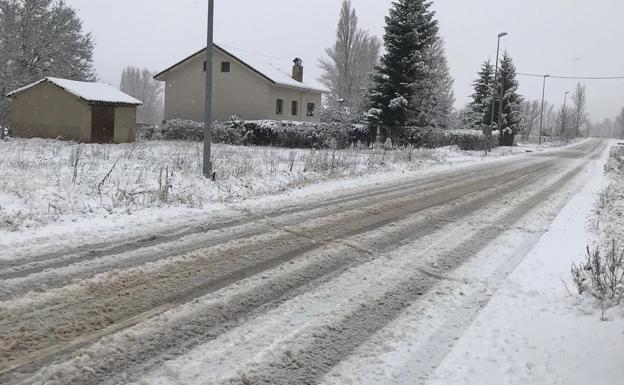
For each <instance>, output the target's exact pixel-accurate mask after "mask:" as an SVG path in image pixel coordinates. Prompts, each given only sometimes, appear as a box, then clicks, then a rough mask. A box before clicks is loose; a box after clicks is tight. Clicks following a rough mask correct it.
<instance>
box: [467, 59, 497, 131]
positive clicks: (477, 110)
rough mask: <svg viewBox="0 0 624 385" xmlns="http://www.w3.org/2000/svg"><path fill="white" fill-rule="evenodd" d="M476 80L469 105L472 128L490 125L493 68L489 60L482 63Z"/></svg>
mask: <svg viewBox="0 0 624 385" xmlns="http://www.w3.org/2000/svg"><path fill="white" fill-rule="evenodd" d="M478 76H479V77H478V78H477V80H475V81H474V82H473V83H472V85H473V86H474V90H475V91H474V93H473V94H472V102H471V103H470V115H471V119H470V123H471V125H472V126H477V127H484V126H489V125H490V119H492V85H493V84H494V66H492V64H491V63H490V61H489V60H487V61H485V62H483V64H482V65H481V71H479V73H478Z"/></svg>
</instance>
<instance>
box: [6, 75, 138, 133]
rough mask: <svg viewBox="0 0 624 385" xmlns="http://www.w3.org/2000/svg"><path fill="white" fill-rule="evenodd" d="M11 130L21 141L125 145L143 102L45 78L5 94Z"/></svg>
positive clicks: (105, 88)
mask: <svg viewBox="0 0 624 385" xmlns="http://www.w3.org/2000/svg"><path fill="white" fill-rule="evenodd" d="M7 97H8V98H10V99H12V103H11V131H12V133H13V136H16V137H21V138H50V139H57V138H59V139H65V140H75V141H78V142H83V143H129V142H134V140H135V136H136V108H137V106H139V105H141V104H142V102H141V101H140V100H137V99H135V98H133V97H132V96H130V95H127V94H125V93H123V92H121V91H120V90H118V89H117V88H115V87H113V86H111V85H109V84H104V83H94V82H80V81H74V80H67V79H59V78H53V77H47V78H44V79H41V80H39V81H37V82H34V83H32V84H28V85H27V86H24V87H22V88H19V89H17V90H15V91H13V92H11V93H9V94H8V95H7Z"/></svg>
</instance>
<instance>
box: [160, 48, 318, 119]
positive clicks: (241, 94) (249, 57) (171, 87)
mask: <svg viewBox="0 0 624 385" xmlns="http://www.w3.org/2000/svg"><path fill="white" fill-rule="evenodd" d="M205 60H206V49H202V50H201V51H199V52H196V53H194V54H193V55H191V56H189V57H187V58H186V59H184V60H182V61H180V62H178V63H176V64H174V65H173V66H171V67H169V68H167V69H166V70H164V71H162V72H161V73H159V74H157V75H156V76H154V79H156V80H159V81H162V82H164V83H165V120H170V119H191V120H196V121H203V120H204V100H205V97H204V91H205ZM287 65H289V63H287V62H282V61H281V60H280V59H275V58H271V57H268V56H264V55H261V54H257V53H252V52H249V51H246V50H242V49H237V48H230V47H228V48H227V49H225V48H223V46H221V45H217V44H215V45H214V47H213V74H212V75H213V103H212V110H213V117H214V120H217V121H223V120H227V119H229V118H230V117H232V116H233V115H236V116H238V117H239V118H241V119H244V120H261V119H271V120H294V121H313V122H317V121H320V117H319V113H320V109H321V96H322V94H323V93H326V92H329V91H328V90H327V89H326V88H325V87H324V86H322V85H321V84H320V83H318V82H316V81H315V80H311V79H304V73H303V62H302V60H301V59H299V58H297V59H295V60H294V61H293V66H292V68H289V67H288V66H287ZM286 68H288V69H286Z"/></svg>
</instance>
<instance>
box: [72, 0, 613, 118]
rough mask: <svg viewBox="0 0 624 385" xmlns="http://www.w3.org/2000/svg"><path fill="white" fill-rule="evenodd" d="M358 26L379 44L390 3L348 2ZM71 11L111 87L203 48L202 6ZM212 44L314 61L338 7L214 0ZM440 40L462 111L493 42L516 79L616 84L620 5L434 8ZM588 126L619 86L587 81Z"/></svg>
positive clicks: (529, 89) (191, 2)
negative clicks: (499, 38)
mask: <svg viewBox="0 0 624 385" xmlns="http://www.w3.org/2000/svg"><path fill="white" fill-rule="evenodd" d="M352 2H353V5H354V7H355V8H356V10H357V12H358V15H359V18H360V26H361V27H364V28H367V29H369V30H370V31H371V32H372V33H374V34H376V35H378V36H380V37H381V36H382V35H383V27H384V17H385V16H386V15H387V14H388V10H389V7H390V4H391V0H352ZM67 3H69V4H70V5H72V6H74V7H75V8H77V9H78V10H79V15H80V17H81V18H82V19H83V21H84V27H85V29H86V30H87V31H90V32H92V33H93V35H94V37H95V40H96V43H97V47H96V55H95V64H96V69H97V71H98V75H99V77H100V79H101V80H103V81H105V82H108V83H112V84H118V83H119V79H120V75H121V70H122V69H123V67H124V66H126V65H135V66H140V67H147V68H149V69H150V70H153V71H160V70H162V69H164V68H166V67H168V66H169V65H171V64H173V63H175V62H177V61H179V60H180V59H182V58H184V57H185V56H187V55H189V54H190V53H193V52H195V51H197V50H198V49H200V48H201V46H202V44H205V39H206V36H205V35H206V12H207V0H175V1H174V0H67ZM215 3H216V5H215V8H216V16H215V41H217V42H221V43H222V44H226V45H230V46H234V47H237V48H242V49H247V50H250V51H254V52H258V53H263V54H267V55H270V56H274V57H279V58H283V60H284V61H285V62H286V63H290V60H292V59H293V58H294V57H296V56H299V57H302V58H303V59H304V62H305V66H306V73H305V75H306V76H314V77H318V75H319V70H318V68H317V65H316V63H317V60H318V58H319V57H320V56H321V55H322V54H323V51H324V49H325V48H326V47H328V46H330V45H331V44H332V42H333V40H334V36H335V29H336V23H337V21H338V12H339V8H340V4H341V0H215ZM433 7H434V9H435V10H436V12H437V18H438V20H439V22H440V28H441V34H442V36H443V37H444V39H445V40H446V48H447V55H448V59H449V63H450V66H451V72H452V74H453V77H454V78H455V93H456V96H457V104H458V105H463V104H464V103H466V102H468V100H469V95H470V94H471V93H472V88H471V83H472V81H473V80H474V78H475V73H476V72H477V71H478V69H479V67H480V64H481V62H482V61H483V60H484V59H487V58H488V57H491V58H492V60H494V58H495V56H496V35H497V33H498V32H499V31H506V32H509V36H508V37H506V38H504V40H503V43H502V48H503V49H508V50H509V52H510V53H511V55H512V56H513V58H514V60H515V63H516V65H517V67H518V70H519V71H521V72H530V73H540V74H553V75H563V76H624V26H623V25H622V15H624V1H622V0H591V1H590V0H434V5H433ZM520 82H521V91H522V94H523V95H524V96H525V97H526V98H527V99H539V98H541V79H535V78H520ZM585 83H586V85H587V91H588V103H589V107H590V113H591V117H592V118H593V119H594V120H602V119H603V118H606V117H610V118H613V117H614V116H615V115H616V114H617V112H618V110H619V109H620V108H621V107H622V106H624V80H619V81H586V82H585ZM574 85H575V81H569V80H555V79H553V80H550V81H549V83H548V87H547V91H546V98H547V99H548V100H550V101H551V102H553V103H555V104H558V105H560V104H562V103H563V96H564V93H565V91H566V90H570V91H572V90H573V89H574Z"/></svg>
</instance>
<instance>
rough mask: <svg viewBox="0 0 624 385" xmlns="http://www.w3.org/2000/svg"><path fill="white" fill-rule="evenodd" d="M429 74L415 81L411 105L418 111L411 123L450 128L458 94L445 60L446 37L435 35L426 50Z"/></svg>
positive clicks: (427, 72) (409, 123) (412, 117)
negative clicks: (454, 91)
mask: <svg viewBox="0 0 624 385" xmlns="http://www.w3.org/2000/svg"><path fill="white" fill-rule="evenodd" d="M425 64H426V76H425V78H424V79H423V80H422V81H421V82H417V83H415V84H414V86H415V89H414V98H413V100H412V103H411V108H412V110H413V111H414V113H415V114H416V113H417V114H420V115H414V116H411V117H410V120H409V121H408V125H416V126H421V127H424V126H436V127H441V128H449V126H450V125H451V113H452V111H453V103H455V95H454V93H453V83H454V80H453V78H452V77H451V71H450V69H449V66H448V62H447V60H446V52H445V49H444V40H443V39H442V38H436V40H435V42H434V43H433V45H432V46H431V47H429V48H428V49H427V50H426V51H425Z"/></svg>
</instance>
